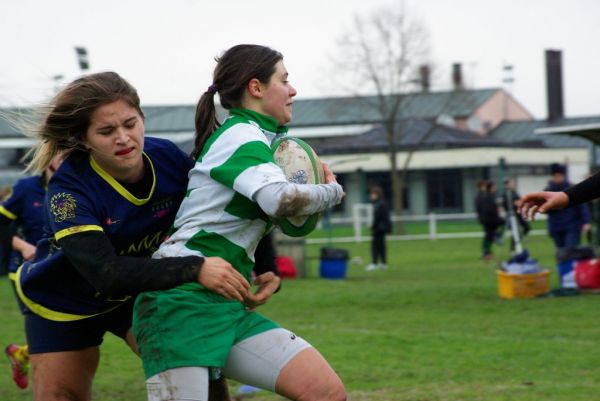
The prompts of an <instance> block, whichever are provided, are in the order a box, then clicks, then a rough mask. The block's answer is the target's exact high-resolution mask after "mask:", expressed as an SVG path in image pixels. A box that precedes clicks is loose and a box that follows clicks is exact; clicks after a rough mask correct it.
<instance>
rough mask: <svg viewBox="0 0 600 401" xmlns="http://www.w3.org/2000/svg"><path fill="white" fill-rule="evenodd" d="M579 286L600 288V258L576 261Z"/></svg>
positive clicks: (576, 279)
mask: <svg viewBox="0 0 600 401" xmlns="http://www.w3.org/2000/svg"><path fill="white" fill-rule="evenodd" d="M575 282H576V283H577V288H600V260H598V259H586V260H579V261H577V262H576V263H575Z"/></svg>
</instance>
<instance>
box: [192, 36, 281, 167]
mask: <svg viewBox="0 0 600 401" xmlns="http://www.w3.org/2000/svg"><path fill="white" fill-rule="evenodd" d="M282 59H283V56H282V55H281V53H279V52H278V51H276V50H273V49H271V48H269V47H266V46H260V45H237V46H234V47H232V48H230V49H229V50H227V51H226V52H225V53H223V55H222V56H221V57H217V58H215V61H217V66H216V67H215V71H214V73H213V82H212V85H210V86H209V88H208V90H207V91H206V92H204V93H203V94H202V96H201V97H200V100H199V101H198V104H197V106H196V135H195V139H194V150H193V151H192V157H193V158H194V159H196V158H198V156H199V155H200V153H201V152H202V148H203V147H204V144H205V143H206V140H207V139H208V137H209V136H210V135H211V134H212V133H213V132H215V131H216V130H217V128H219V126H220V124H219V122H218V120H217V112H216V109H215V102H214V94H215V93H216V92H218V93H219V98H220V99H221V106H223V107H224V108H225V109H227V110H230V109H232V108H236V107H240V106H241V101H242V96H243V95H244V91H245V90H246V87H247V85H248V82H250V80H251V79H254V78H256V79H258V80H259V81H260V82H262V83H264V84H267V83H269V80H270V79H271V76H272V75H273V73H274V72H275V64H277V63H278V62H279V61H280V60H282Z"/></svg>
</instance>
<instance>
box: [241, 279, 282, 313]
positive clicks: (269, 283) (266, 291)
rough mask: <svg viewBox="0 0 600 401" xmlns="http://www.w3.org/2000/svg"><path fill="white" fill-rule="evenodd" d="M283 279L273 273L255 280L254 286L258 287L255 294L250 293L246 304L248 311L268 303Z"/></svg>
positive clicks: (245, 300)
mask: <svg viewBox="0 0 600 401" xmlns="http://www.w3.org/2000/svg"><path fill="white" fill-rule="evenodd" d="M280 282H281V279H280V278H279V276H277V275H276V274H275V273H273V272H266V273H263V274H261V275H260V276H258V277H256V278H255V279H254V284H255V285H257V286H258V288H257V290H256V292H254V294H253V293H252V292H248V295H247V296H246V299H244V304H245V305H246V307H248V309H250V310H253V309H254V308H256V307H257V306H260V305H264V304H265V303H267V301H268V300H269V298H271V295H273V294H274V293H275V291H277V289H278V288H279V283H280Z"/></svg>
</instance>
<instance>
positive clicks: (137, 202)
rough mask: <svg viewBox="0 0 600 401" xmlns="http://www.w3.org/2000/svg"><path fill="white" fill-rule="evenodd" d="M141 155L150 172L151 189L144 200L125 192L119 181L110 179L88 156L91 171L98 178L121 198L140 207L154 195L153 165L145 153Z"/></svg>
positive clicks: (154, 176)
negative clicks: (96, 174) (146, 162)
mask: <svg viewBox="0 0 600 401" xmlns="http://www.w3.org/2000/svg"><path fill="white" fill-rule="evenodd" d="M142 154H143V156H144V157H145V158H146V160H148V165H149V166H150V170H151V171H152V188H151V189H150V193H149V194H148V197H147V198H144V199H139V198H136V197H135V196H133V195H132V194H131V192H129V191H128V190H126V189H125V187H124V186H123V185H121V184H120V183H119V181H117V180H115V179H114V178H113V177H111V175H110V174H108V173H107V172H106V171H104V170H103V169H102V167H100V166H99V165H98V163H96V160H94V158H93V157H92V155H91V154H90V165H91V166H92V169H93V170H94V171H95V172H96V173H98V175H99V176H100V177H102V179H104V181H106V182H107V183H108V184H109V185H110V186H111V187H113V188H114V190H115V191H117V192H118V193H120V194H121V196H123V198H125V199H127V200H128V201H129V202H131V203H133V204H134V205H136V206H140V205H143V204H145V203H146V202H148V200H149V199H150V198H151V197H152V195H153V194H154V187H155V186H156V174H154V165H153V164H152V160H150V158H149V157H148V155H147V154H146V153H142Z"/></svg>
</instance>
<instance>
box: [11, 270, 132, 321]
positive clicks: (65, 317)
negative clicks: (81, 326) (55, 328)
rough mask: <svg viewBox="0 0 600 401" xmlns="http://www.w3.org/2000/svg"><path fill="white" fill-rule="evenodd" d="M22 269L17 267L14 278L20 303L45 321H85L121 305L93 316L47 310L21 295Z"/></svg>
mask: <svg viewBox="0 0 600 401" xmlns="http://www.w3.org/2000/svg"><path fill="white" fill-rule="evenodd" d="M22 269H23V265H21V266H19V269H18V270H17V273H16V277H15V288H16V289H17V294H18V295H19V298H21V301H23V303H24V304H25V306H27V307H28V308H29V309H30V310H31V311H32V312H33V313H35V314H36V315H38V316H41V317H43V318H45V319H48V320H53V321H56V322H72V321H75V320H82V319H87V318H89V317H94V316H98V315H102V314H104V313H108V312H110V311H112V310H114V309H116V308H118V307H119V306H121V305H122V304H118V305H115V306H113V307H112V308H110V309H108V310H105V311H103V312H100V313H95V314H93V315H76V314H73V313H65V312H58V311H54V310H52V309H48V308H46V307H45V306H42V305H40V304H38V303H36V302H34V301H33V300H31V299H29V298H27V296H26V295H25V293H23V289H22V288H21V270H22Z"/></svg>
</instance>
